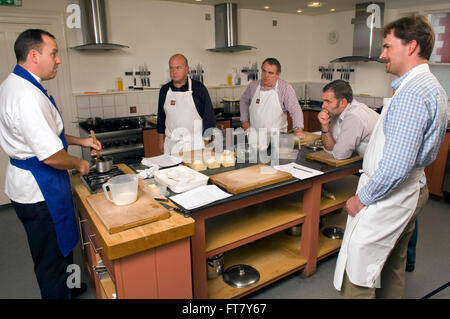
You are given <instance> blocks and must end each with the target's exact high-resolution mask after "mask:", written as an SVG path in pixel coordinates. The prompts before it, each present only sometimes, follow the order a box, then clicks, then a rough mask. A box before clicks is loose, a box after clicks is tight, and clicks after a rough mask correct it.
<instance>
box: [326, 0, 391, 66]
mask: <svg viewBox="0 0 450 319" xmlns="http://www.w3.org/2000/svg"><path fill="white" fill-rule="evenodd" d="M383 17H384V3H383V2H366V3H358V4H356V9H355V20H354V25H355V26H354V31H353V55H351V56H345V57H341V58H338V59H334V60H332V61H331V62H332V63H334V62H368V61H377V62H383V61H382V60H380V59H379V56H380V54H381V46H382V43H383V37H382V34H381V28H382V27H383Z"/></svg>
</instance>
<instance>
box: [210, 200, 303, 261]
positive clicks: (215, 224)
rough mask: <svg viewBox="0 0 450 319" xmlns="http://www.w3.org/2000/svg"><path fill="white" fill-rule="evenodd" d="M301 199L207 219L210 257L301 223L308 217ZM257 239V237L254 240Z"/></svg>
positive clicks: (258, 206) (280, 201)
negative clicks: (303, 209)
mask: <svg viewBox="0 0 450 319" xmlns="http://www.w3.org/2000/svg"><path fill="white" fill-rule="evenodd" d="M302 196H303V195H302V194H301V193H299V192H297V193H294V194H290V195H287V196H284V197H281V198H277V199H273V200H270V201H267V202H264V203H261V204H257V205H253V206H250V207H246V208H243V209H239V210H236V211H233V212H231V213H228V214H224V215H220V216H216V217H213V218H210V219H208V220H206V222H205V228H206V236H205V238H206V251H207V256H208V257H210V256H212V255H216V254H218V253H221V252H223V251H226V250H229V248H230V247H228V246H229V245H233V247H232V248H234V247H236V246H240V245H243V244H246V243H247V242H248V240H249V239H248V238H249V237H252V236H258V237H259V238H261V237H265V236H268V235H270V234H273V233H275V232H278V231H280V230H281V229H282V228H288V227H290V226H293V225H296V224H299V223H302V222H303V221H304V217H305V214H304V213H303V211H302V204H301V199H302ZM277 227H281V228H280V229H278V228H277ZM255 239H258V238H257V237H252V239H251V240H255Z"/></svg>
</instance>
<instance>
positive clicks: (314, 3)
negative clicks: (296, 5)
mask: <svg viewBox="0 0 450 319" xmlns="http://www.w3.org/2000/svg"><path fill="white" fill-rule="evenodd" d="M307 6H308V7H310V8H318V7H321V6H323V2H308V4H307Z"/></svg>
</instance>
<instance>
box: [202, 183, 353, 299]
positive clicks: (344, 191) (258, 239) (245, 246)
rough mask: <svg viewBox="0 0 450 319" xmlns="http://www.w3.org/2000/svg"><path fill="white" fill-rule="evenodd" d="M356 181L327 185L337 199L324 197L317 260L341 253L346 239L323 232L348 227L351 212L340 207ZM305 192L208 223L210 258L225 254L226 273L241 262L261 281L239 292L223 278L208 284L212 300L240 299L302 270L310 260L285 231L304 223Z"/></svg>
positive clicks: (215, 218)
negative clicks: (332, 227) (248, 266)
mask: <svg viewBox="0 0 450 319" xmlns="http://www.w3.org/2000/svg"><path fill="white" fill-rule="evenodd" d="M357 183H358V177H356V176H353V175H352V176H347V177H344V178H342V179H339V180H336V181H333V182H329V183H326V184H324V187H325V188H326V190H327V191H328V193H331V194H334V195H335V197H336V199H328V198H324V197H322V198H321V203H320V211H321V215H322V216H323V218H324V219H325V220H326V222H325V224H324V226H323V227H321V229H320V231H319V236H318V255H317V256H318V260H320V259H322V258H325V257H327V256H329V255H331V254H334V253H336V252H337V251H339V248H340V245H341V243H342V240H336V239H330V238H328V237H326V236H324V235H323V234H322V229H323V228H325V227H327V226H338V227H340V228H342V229H345V222H346V219H347V214H346V213H345V212H342V213H341V210H340V208H342V207H343V206H344V205H345V202H346V201H347V199H349V198H350V197H351V196H353V195H354V194H355V191H356V186H357ZM302 198H303V192H297V193H293V194H290V195H286V196H283V197H280V198H276V199H273V200H270V201H267V202H264V203H261V204H257V205H253V206H249V207H246V208H243V209H239V210H236V211H233V212H230V213H227V214H223V215H220V216H216V217H213V218H210V219H208V220H206V222H205V226H206V236H205V237H206V254H207V256H208V257H211V256H214V255H217V254H219V253H223V252H224V253H225V254H224V269H227V268H228V267H230V266H234V265H237V264H246V265H250V266H252V267H254V268H255V269H257V270H258V271H259V273H260V276H261V277H260V280H259V281H258V282H257V283H256V284H254V285H252V286H250V287H247V288H235V287H232V286H230V285H228V284H227V283H225V282H224V281H223V278H222V276H219V277H218V278H215V279H210V280H208V281H207V284H208V298H212V299H229V298H240V297H243V296H245V295H247V294H249V293H251V292H253V291H256V290H258V289H260V288H262V287H263V286H266V285H268V284H270V283H272V282H274V281H276V280H278V279H280V278H282V277H284V276H287V275H289V274H291V273H293V272H296V271H299V270H302V269H303V268H304V267H305V265H306V262H307V260H306V258H304V257H303V256H302V255H301V238H300V237H299V236H298V237H296V236H290V235H288V234H286V233H285V232H284V231H283V230H284V229H286V228H289V227H291V226H294V225H298V224H302V223H303V222H304V219H305V214H304V213H303V210H302Z"/></svg>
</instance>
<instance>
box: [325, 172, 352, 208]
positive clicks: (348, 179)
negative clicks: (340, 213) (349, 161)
mask: <svg viewBox="0 0 450 319" xmlns="http://www.w3.org/2000/svg"><path fill="white" fill-rule="evenodd" d="M358 181H359V176H356V175H348V176H345V177H342V178H340V179H337V180H334V181H331V182H328V183H325V184H323V185H322V187H324V188H325V189H326V190H327V191H328V192H329V193H332V194H334V196H335V197H336V200H333V199H329V198H325V197H323V196H322V198H321V200H320V215H325V214H327V213H329V212H332V211H335V210H337V209H339V208H342V207H343V206H344V205H345V202H346V201H347V200H348V199H349V198H350V197H352V196H353V195H355V194H356V188H357V186H358Z"/></svg>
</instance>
